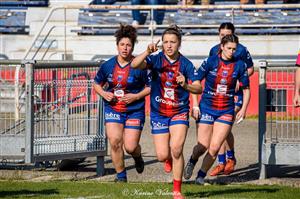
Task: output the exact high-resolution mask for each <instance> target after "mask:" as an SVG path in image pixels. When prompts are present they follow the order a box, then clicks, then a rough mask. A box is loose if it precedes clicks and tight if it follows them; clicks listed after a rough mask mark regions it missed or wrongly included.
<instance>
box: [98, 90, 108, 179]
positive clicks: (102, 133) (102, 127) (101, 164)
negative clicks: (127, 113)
mask: <svg viewBox="0 0 300 199" xmlns="http://www.w3.org/2000/svg"><path fill="white" fill-rule="evenodd" d="M98 106H99V107H98V132H97V134H98V135H99V137H100V138H101V139H105V141H104V143H103V142H101V144H104V145H105V146H104V147H105V151H106V152H107V138H106V134H105V124H104V117H105V113H104V101H103V98H102V97H100V96H99V101H98ZM96 164H97V168H96V173H97V176H103V175H104V174H105V168H104V156H97V163H96Z"/></svg>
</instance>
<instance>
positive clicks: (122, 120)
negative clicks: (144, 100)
mask: <svg viewBox="0 0 300 199" xmlns="http://www.w3.org/2000/svg"><path fill="white" fill-rule="evenodd" d="M108 122H112V123H119V124H123V125H124V128H128V129H138V130H143V127H144V123H145V111H144V109H142V110H139V111H134V112H129V113H120V112H117V111H115V110H114V109H112V108H111V107H110V106H105V123H108Z"/></svg>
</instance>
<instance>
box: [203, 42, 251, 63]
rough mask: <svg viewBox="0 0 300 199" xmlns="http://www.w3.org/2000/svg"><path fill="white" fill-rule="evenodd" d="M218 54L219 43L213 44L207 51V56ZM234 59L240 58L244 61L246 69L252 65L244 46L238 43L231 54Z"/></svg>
mask: <svg viewBox="0 0 300 199" xmlns="http://www.w3.org/2000/svg"><path fill="white" fill-rule="evenodd" d="M218 54H220V44H217V45H215V46H214V47H212V48H211V49H210V51H209V56H214V55H218ZM233 57H234V59H235V60H242V61H243V62H245V63H246V66H247V69H248V68H251V67H253V61H252V57H251V55H250V53H249V51H248V50H247V48H246V47H245V46H243V45H242V44H238V45H237V48H236V51H235V53H234V54H233Z"/></svg>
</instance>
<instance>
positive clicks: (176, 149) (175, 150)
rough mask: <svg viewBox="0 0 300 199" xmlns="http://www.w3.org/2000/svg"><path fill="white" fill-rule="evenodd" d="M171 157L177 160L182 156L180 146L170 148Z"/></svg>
mask: <svg viewBox="0 0 300 199" xmlns="http://www.w3.org/2000/svg"><path fill="white" fill-rule="evenodd" d="M171 153H172V156H173V157H174V158H176V159H178V158H179V157H180V156H181V155H182V146H171Z"/></svg>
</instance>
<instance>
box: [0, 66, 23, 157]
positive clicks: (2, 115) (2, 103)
mask: <svg viewBox="0 0 300 199" xmlns="http://www.w3.org/2000/svg"><path fill="white" fill-rule="evenodd" d="M0 138H1V139H0V146H1V147H0V159H1V160H2V162H4V163H5V162H6V160H8V159H10V160H12V159H13V160H14V161H17V162H19V161H22V159H23V157H24V154H25V153H24V151H23V149H24V147H25V142H24V141H25V140H24V138H25V70H24V68H21V62H20V61H11V62H10V64H4V65H2V64H0ZM9 143H13V145H12V144H9Z"/></svg>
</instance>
